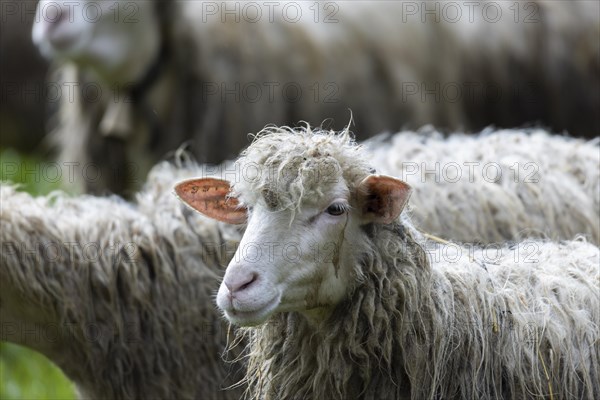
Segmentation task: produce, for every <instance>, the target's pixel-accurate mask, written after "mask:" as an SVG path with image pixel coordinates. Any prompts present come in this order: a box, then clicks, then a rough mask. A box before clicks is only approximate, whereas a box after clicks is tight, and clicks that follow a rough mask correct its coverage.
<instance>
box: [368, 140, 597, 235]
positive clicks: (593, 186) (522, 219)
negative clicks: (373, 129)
mask: <svg viewBox="0 0 600 400" xmlns="http://www.w3.org/2000/svg"><path fill="white" fill-rule="evenodd" d="M599 144H600V140H599V139H598V138H596V139H595V140H593V141H589V142H585V141H583V140H581V139H574V138H569V137H565V136H563V137H561V136H558V135H550V134H549V133H548V132H546V131H544V130H542V129H539V128H538V129H528V130H520V129H511V130H491V129H486V130H484V131H483V132H481V133H480V134H479V135H476V136H474V135H464V134H459V133H454V134H452V135H449V136H447V137H443V136H442V135H441V134H440V133H439V132H435V131H433V130H431V129H430V128H426V129H423V130H421V131H419V132H409V131H405V132H402V133H398V134H396V135H393V136H389V135H387V136H385V135H382V136H380V137H376V138H374V139H371V140H369V141H367V142H366V143H365V146H367V147H368V158H369V161H370V162H371V164H372V165H373V166H374V167H375V169H376V170H377V171H378V172H379V173H384V174H388V175H393V176H398V177H400V178H401V179H402V180H404V181H406V182H407V183H408V184H409V185H411V187H412V188H413V195H412V204H413V208H412V213H411V214H412V216H413V221H415V223H416V225H417V226H420V227H421V228H423V229H424V230H425V231H427V232H429V233H431V234H434V235H437V236H440V237H445V236H448V237H451V238H452V239H453V240H454V241H459V242H467V243H472V242H480V243H492V242H501V241H504V240H518V239H520V238H527V237H547V238H551V239H568V238H573V237H574V236H575V235H577V234H586V235H587V238H588V240H590V241H591V242H593V243H595V244H600V148H599Z"/></svg>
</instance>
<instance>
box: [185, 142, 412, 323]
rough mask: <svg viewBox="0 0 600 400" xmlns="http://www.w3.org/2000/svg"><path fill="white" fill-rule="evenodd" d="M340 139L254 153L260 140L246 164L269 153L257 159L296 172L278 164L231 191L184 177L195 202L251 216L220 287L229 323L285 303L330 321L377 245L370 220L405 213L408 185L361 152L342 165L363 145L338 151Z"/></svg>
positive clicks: (235, 217) (234, 216) (234, 218)
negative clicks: (373, 170)
mask: <svg viewBox="0 0 600 400" xmlns="http://www.w3.org/2000/svg"><path fill="white" fill-rule="evenodd" d="M292 137H293V136H292ZM268 139H269V136H265V137H263V138H261V139H259V140H258V141H257V142H260V141H263V142H267V143H268ZM294 139H296V141H298V140H297V139H298V138H294ZM331 139H333V142H330V140H331ZM312 141H315V142H316V143H310V142H312ZM338 141H339V138H338V137H336V136H335V135H315V136H314V137H312V136H310V135H304V140H300V141H299V143H297V144H298V146H297V147H291V148H290V147H289V145H290V143H286V144H287V145H288V147H287V148H286V146H284V147H283V148H281V149H277V150H273V148H272V147H271V154H266V153H261V152H260V151H255V150H257V149H255V148H253V146H256V147H258V148H259V149H260V148H262V146H260V143H259V144H257V142H255V144H253V145H252V146H251V147H250V148H249V149H248V150H247V151H246V153H245V155H244V157H242V159H241V161H242V165H245V166H248V165H249V164H248V162H249V161H251V160H256V158H255V156H258V157H263V156H264V158H263V160H264V161H265V162H264V163H263V164H254V163H253V164H251V165H252V167H253V168H257V167H258V168H266V169H271V168H270V167H273V165H268V164H269V163H270V162H271V161H273V160H274V159H276V158H278V157H281V158H282V159H285V160H286V161H284V162H283V164H286V163H287V164H289V163H291V165H295V166H296V167H297V168H296V169H295V171H287V172H286V173H284V172H283V170H282V169H281V168H280V167H281V166H282V163H279V162H278V163H276V164H277V165H276V168H275V171H278V172H276V173H266V172H265V173H264V174H265V175H266V176H262V175H263V173H261V177H260V178H255V179H251V178H250V179H247V180H246V179H242V180H240V181H238V182H236V183H234V184H233V185H232V186H233V192H232V193H231V194H230V192H229V187H230V184H229V182H226V181H218V180H215V179H199V180H192V181H187V182H183V183H181V184H180V185H178V187H177V188H176V192H177V193H178V195H179V196H180V198H181V199H183V200H184V201H185V202H186V203H187V204H189V205H191V206H192V207H193V208H195V209H196V210H198V211H200V212H203V213H205V214H206V215H208V216H210V217H213V218H216V219H218V220H221V221H224V222H236V223H244V222H246V224H247V226H246V230H245V233H244V236H243V238H242V240H241V242H240V245H239V247H238V249H237V251H236V254H235V256H234V258H233V259H232V261H231V262H230V264H229V266H228V267H227V270H226V273H225V276H224V278H223V281H222V283H221V287H220V289H219V292H218V294H217V305H218V306H219V308H221V310H223V312H224V313H225V316H226V317H227V319H229V320H230V321H231V322H232V323H234V324H237V325H244V326H251V325H257V324H261V323H263V322H265V321H266V320H267V319H268V318H269V317H270V316H271V315H272V314H273V313H276V312H283V311H295V312H300V313H302V314H304V315H305V316H306V317H307V318H309V319H311V320H315V319H316V320H317V321H320V320H323V319H324V318H326V317H327V315H328V314H329V313H330V312H331V311H332V310H333V309H334V307H335V306H336V305H337V304H338V303H339V302H340V301H342V300H343V299H344V298H346V297H347V296H348V295H349V293H351V291H352V290H353V288H354V287H355V286H356V284H357V282H358V281H360V277H361V271H360V262H359V258H360V255H361V254H364V252H368V251H369V250H370V248H369V239H368V237H367V235H368V234H367V231H368V230H365V229H363V228H364V226H365V225H368V224H389V223H392V222H393V221H395V220H396V219H397V218H398V217H399V215H400V213H401V212H402V209H403V208H404V206H405V205H406V202H407V200H408V198H409V195H410V191H411V189H410V187H409V186H408V185H407V184H406V183H404V182H403V181H400V180H398V179H395V178H392V177H389V176H381V175H373V174H369V173H366V174H363V173H364V172H365V171H364V169H363V168H361V167H360V165H361V161H360V160H355V163H354V165H353V166H352V167H349V168H345V166H347V163H348V162H350V163H351V157H346V160H344V156H347V154H346V153H347V152H344V151H343V150H344V148H346V149H347V150H354V149H355V148H356V147H357V146H356V145H354V144H353V143H351V142H344V141H342V142H343V144H344V146H342V147H341V148H340V149H336V148H335V143H336V142H338ZM291 142H292V143H293V142H294V140H291ZM304 142H309V143H308V144H309V146H308V148H307V146H306V144H307V143H304ZM320 142H322V144H323V146H319V143H320ZM263 144H264V143H263ZM302 144H304V146H302ZM328 147H329V148H330V150H327V148H328ZM299 149H300V150H301V151H299V152H297V151H298V150H299ZM315 149H316V151H312V150H315ZM273 151H274V152H275V154H273ZM294 152H297V153H296V154H297V156H296V155H295V154H294ZM261 154H262V155H261ZM332 165H336V166H337V167H336V168H331V166H332ZM324 166H326V168H324ZM353 168H354V169H353ZM284 169H285V168H284ZM352 169H353V170H352ZM348 172H350V173H348ZM242 175H243V174H242ZM191 191H194V193H191ZM294 194H295V195H294ZM231 196H234V197H236V199H233V200H236V201H231V200H232V197H231ZM238 201H239V203H238Z"/></svg>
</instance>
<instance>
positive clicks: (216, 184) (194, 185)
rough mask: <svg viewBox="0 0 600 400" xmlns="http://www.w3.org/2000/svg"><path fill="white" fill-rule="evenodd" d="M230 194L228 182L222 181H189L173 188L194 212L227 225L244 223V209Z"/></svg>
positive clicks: (212, 179)
mask: <svg viewBox="0 0 600 400" xmlns="http://www.w3.org/2000/svg"><path fill="white" fill-rule="evenodd" d="M230 192H231V185H230V184H229V182H227V181H224V180H222V179H215V178H203V179H191V180H188V181H184V182H181V183H179V184H177V186H175V193H176V194H177V196H178V197H179V199H180V200H181V201H183V202H184V203H186V204H187V205H188V206H190V207H192V208H193V209H194V210H196V211H199V212H200V213H202V214H204V215H206V216H207V217H210V218H214V219H216V220H218V221H222V222H226V223H229V224H243V223H244V222H246V216H247V210H246V207H241V206H240V203H239V201H238V200H237V199H236V198H234V197H228V195H229V193H230Z"/></svg>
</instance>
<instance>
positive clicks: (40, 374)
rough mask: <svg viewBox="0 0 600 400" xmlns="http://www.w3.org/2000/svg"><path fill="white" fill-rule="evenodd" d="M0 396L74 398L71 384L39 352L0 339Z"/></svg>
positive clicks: (19, 399) (39, 399) (14, 398)
mask: <svg viewBox="0 0 600 400" xmlns="http://www.w3.org/2000/svg"><path fill="white" fill-rule="evenodd" d="M0 399H2V400H50V399H53V400H58V399H60V400H71V399H75V388H74V387H73V384H72V383H71V382H70V381H69V380H68V379H67V378H66V377H65V375H64V374H63V373H62V371H61V370H60V369H59V368H58V367H56V366H55V365H54V364H52V363H51V362H50V361H49V360H48V359H47V358H46V357H44V356H43V355H41V354H39V353H37V352H35V351H33V350H29V349H27V348H25V347H21V346H17V345H15V344H11V343H5V342H0Z"/></svg>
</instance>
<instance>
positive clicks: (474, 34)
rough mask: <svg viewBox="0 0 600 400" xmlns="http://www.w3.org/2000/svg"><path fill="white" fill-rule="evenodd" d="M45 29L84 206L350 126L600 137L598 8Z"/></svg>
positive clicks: (115, 20) (206, 11) (398, 9)
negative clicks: (308, 133) (185, 151)
mask: <svg viewBox="0 0 600 400" xmlns="http://www.w3.org/2000/svg"><path fill="white" fill-rule="evenodd" d="M90 10H91V11H90ZM90 12H91V13H92V15H93V18H91V17H89V16H88V14H90ZM37 13H38V15H37V18H36V24H35V25H34V27H33V33H32V35H33V40H34V42H35V43H36V44H37V45H38V47H39V48H40V50H41V52H42V53H43V54H45V55H46V56H47V57H48V58H51V59H54V60H55V61H56V64H57V66H56V70H55V74H54V75H52V77H51V78H50V81H51V82H52V83H53V85H52V86H53V87H58V88H60V89H62V90H61V92H62V93H63V95H62V96H61V97H60V106H59V110H58V113H57V115H56V117H55V118H54V124H55V129H54V132H53V134H52V137H53V142H54V143H55V144H56V147H57V148H58V150H59V153H60V154H59V156H58V160H59V163H60V165H63V166H64V169H65V170H67V169H69V171H71V170H73V171H75V173H74V174H72V176H73V179H72V181H70V182H69V183H71V184H72V185H71V186H72V187H76V188H78V190H79V191H87V192H91V193H106V192H107V191H111V192H115V193H121V194H126V195H130V194H131V193H132V191H133V190H134V189H136V188H137V187H139V186H140V184H141V183H142V182H143V181H144V176H145V174H146V173H147V171H148V170H149V169H150V168H151V166H152V165H154V164H155V163H156V162H157V161H158V160H160V159H161V158H162V157H164V156H165V154H168V153H169V152H170V151H172V150H174V149H176V148H177V147H178V146H180V145H181V144H182V143H183V142H188V143H189V145H190V150H191V152H192V153H193V154H195V155H196V157H197V158H198V159H199V160H200V161H202V162H206V163H219V162H221V161H223V160H224V159H227V158H230V157H234V156H235V155H237V154H238V152H239V150H241V149H242V148H244V147H246V146H247V144H248V142H247V139H246V134H247V133H249V132H256V131H258V130H259V129H262V128H263V127H264V126H265V125H266V124H269V123H272V124H275V125H284V124H285V125H294V124H297V123H298V122H299V121H300V119H305V120H306V121H307V122H309V123H311V124H312V125H315V124H321V123H323V124H324V125H328V126H330V127H331V128H337V129H341V128H342V126H343V125H344V124H345V123H346V121H347V120H348V116H349V110H351V112H352V113H353V115H354V119H355V121H356V131H357V132H359V133H360V135H361V136H360V138H361V139H364V138H366V137H369V136H372V135H374V134H378V133H380V132H382V131H383V130H384V129H389V130H392V131H396V130H398V129H401V128H418V127H420V126H422V125H424V124H434V125H435V126H438V127H440V128H443V129H448V130H457V129H465V130H467V131H471V130H479V129H482V128H483V127H485V126H487V125H490V124H494V125H495V126H500V127H513V126H520V125H523V124H528V123H536V122H538V123H542V124H545V125H547V126H549V127H550V128H552V130H555V131H562V130H568V131H569V132H571V133H572V134H576V135H592V136H596V135H598V133H599V132H600V126H599V123H598V120H597V118H595V110H596V109H598V108H599V107H600V95H598V93H599V92H600V90H599V89H600V88H599V86H600V80H599V79H600V78H599V76H600V74H599V71H600V65H599V64H598V59H599V57H598V54H599V51H598V31H599V29H600V22H599V19H598V18H597V16H598V4H596V3H595V2H556V1H554V0H539V1H534V2H528V3H527V4H520V3H519V4H517V3H515V4H513V3H509V2H493V1H486V2H481V3H477V4H475V5H474V4H472V3H470V4H466V3H465V4H462V3H456V2H453V3H450V4H448V3H444V2H400V1H397V2H378V3H376V4H374V3H373V2H359V1H354V2H352V1H350V2H339V3H337V2H322V3H311V2H278V3H276V4H275V5H274V4H273V3H268V2H266V3H261V2H249V3H243V2H202V1H190V2H186V1H181V2H176V3H174V4H171V3H170V2H166V1H160V0H155V1H151V2H150V1H130V0H127V1H125V0H122V1H116V2H107V3H102V2H100V3H98V2H83V3H77V4H73V3H67V2H65V3H64V4H62V3H60V2H55V1H50V0H42V1H40V3H39V6H38V11H37ZM315 21H316V22H315ZM130 22H136V23H130ZM90 165H92V166H94V168H93V170H94V171H93V172H89V171H87V169H86V168H87V167H89V166H90ZM65 175H66V171H65Z"/></svg>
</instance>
